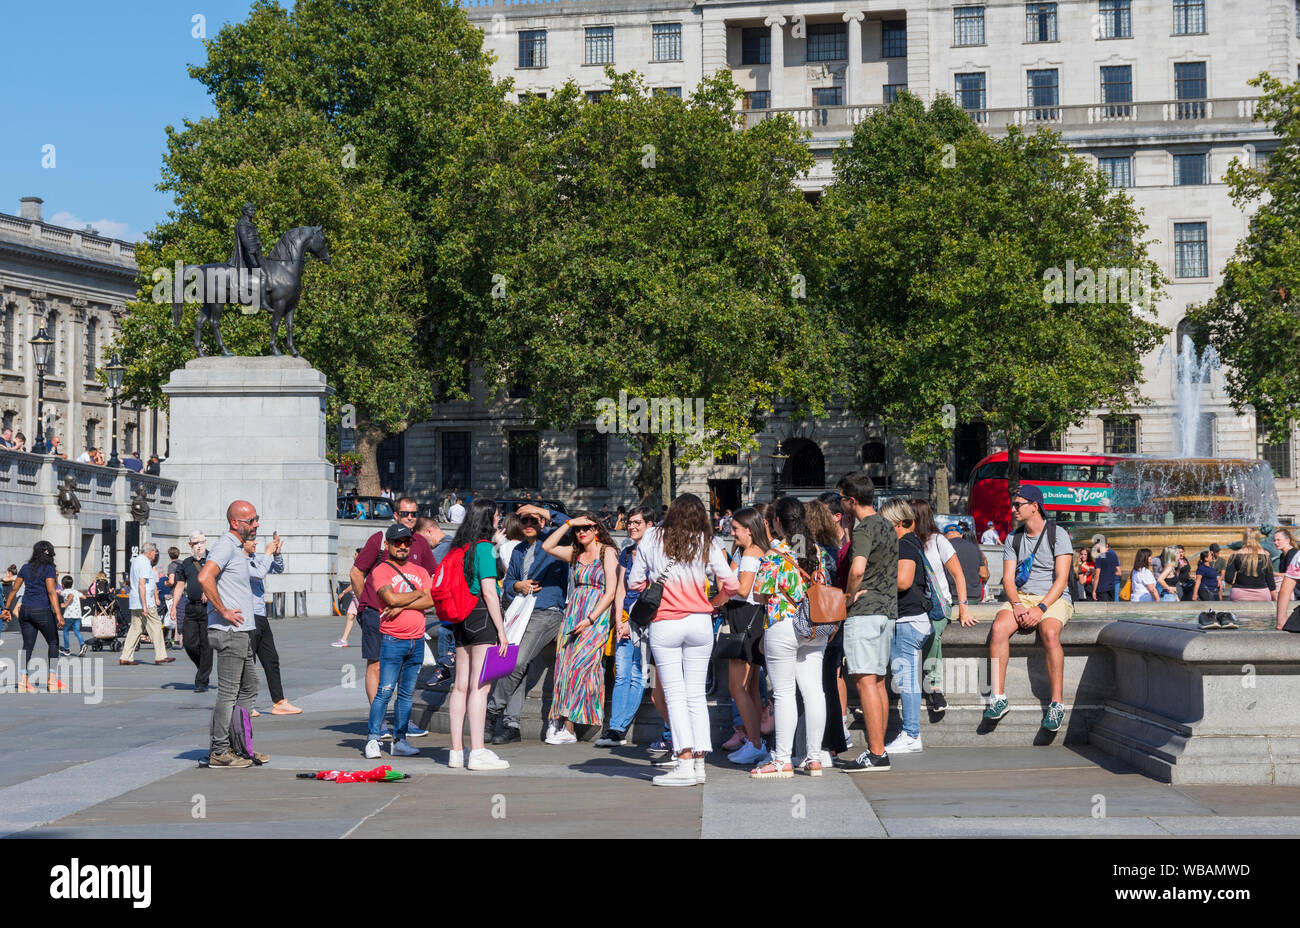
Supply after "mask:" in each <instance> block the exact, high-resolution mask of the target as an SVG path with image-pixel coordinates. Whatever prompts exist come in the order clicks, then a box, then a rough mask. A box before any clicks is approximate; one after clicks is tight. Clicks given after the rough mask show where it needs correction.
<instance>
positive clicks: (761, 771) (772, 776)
mask: <svg viewBox="0 0 1300 928" xmlns="http://www.w3.org/2000/svg"><path fill="white" fill-rule="evenodd" d="M749 778H750V779H751V780H790V779H793V778H794V768H793V767H791V766H790V764H789V763H788V762H787V763H784V764H778V763H777V762H776V761H774V760H770V761H768V762H767V763H766V764H764V765H763V766H761V767H755V768H754V769H753V770H751V771H749Z"/></svg>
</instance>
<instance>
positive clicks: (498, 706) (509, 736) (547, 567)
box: [483, 503, 569, 744]
mask: <svg viewBox="0 0 1300 928" xmlns="http://www.w3.org/2000/svg"><path fill="white" fill-rule="evenodd" d="M516 513H517V514H518V516H519V521H520V522H521V523H522V527H523V531H524V540H523V541H521V542H520V543H519V544H517V545H515V550H514V552H513V553H512V554H511V555H510V563H509V564H508V565H507V567H506V576H505V580H504V581H503V582H502V585H501V593H502V595H501V608H502V609H508V608H509V607H510V603H511V602H512V601H513V600H514V599H515V597H517V596H528V595H533V596H536V597H537V598H536V599H535V600H534V601H533V611H532V614H531V615H529V617H528V624H527V626H525V628H524V636H523V638H521V639H520V641H519V660H518V661H517V662H516V664H515V669H514V672H513V673H511V674H510V675H508V676H505V677H502V678H501V679H500V680H498V681H497V682H496V683H495V684H494V685H493V687H492V694H491V695H490V696H489V697H488V711H487V723H486V725H485V730H484V733H483V734H484V740H491V742H492V743H493V744H507V743H509V742H511V741H518V740H520V738H521V735H520V734H519V714H520V712H521V711H522V710H523V706H524V693H525V691H526V690H527V689H528V687H526V686H524V685H523V684H524V681H525V680H526V679H535V678H536V677H535V676H534V675H533V674H530V673H529V665H530V664H531V663H532V662H533V661H535V660H536V659H537V658H538V657H540V656H541V655H542V653H543V652H544V651H545V650H546V649H547V647H548V646H551V645H554V644H555V638H556V635H558V634H559V632H560V624H561V623H562V622H563V621H564V600H565V598H566V596H567V594H568V587H569V565H568V564H566V563H564V562H563V561H558V560H556V559H555V558H554V557H553V556H551V555H550V554H547V553H546V552H545V551H544V550H542V542H544V541H545V540H546V539H547V538H548V537H550V535H551V533H552V532H553V531H555V530H556V528H558V527H559V526H560V525H563V524H564V523H565V522H566V521H567V520H566V519H565V517H564V516H563V514H561V513H558V512H552V511H551V510H549V509H543V508H542V507H541V506H534V505H532V504H531V503H528V504H525V505H523V506H520V507H519V508H518V509H517V510H516ZM542 669H544V666H543V668H542ZM502 718H504V719H505V726H504V727H503V728H502V729H501V731H500V732H499V733H498V732H497V730H496V728H497V723H498V722H499V721H500V720H501V719H502Z"/></svg>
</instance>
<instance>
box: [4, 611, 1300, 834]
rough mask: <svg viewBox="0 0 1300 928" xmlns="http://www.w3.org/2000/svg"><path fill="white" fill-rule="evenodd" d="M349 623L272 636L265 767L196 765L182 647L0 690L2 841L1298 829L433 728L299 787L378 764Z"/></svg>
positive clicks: (976, 764)
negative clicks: (463, 756) (277, 711)
mask: <svg viewBox="0 0 1300 928" xmlns="http://www.w3.org/2000/svg"><path fill="white" fill-rule="evenodd" d="M341 621H342V620H340V619H334V618H331V619H314V620H313V619H300V620H299V619H286V620H283V621H279V622H276V623H275V626H274V627H275V632H276V638H277V642H278V644H279V648H280V652H281V655H282V660H283V663H284V668H283V676H284V682H285V687H286V690H287V692H288V694H289V696H290V698H291V699H292V700H294V701H295V702H296V703H297V704H298V705H300V706H302V707H303V709H304V710H306V711H305V712H304V714H303V715H300V716H287V717H272V716H271V715H269V713H268V711H267V710H269V708H270V700H269V697H268V696H267V695H266V692H265V683H264V680H263V681H261V683H260V685H261V689H262V692H261V694H260V696H259V699H258V707H259V708H260V709H261V710H262V711H263V715H262V717H261V718H260V719H259V720H258V721H257V723H256V740H257V745H258V748H259V749H260V750H263V751H266V752H268V753H270V754H271V755H272V762H271V764H270V765H269V766H267V767H263V768H250V769H245V770H223V771H210V770H207V769H203V768H200V767H198V766H197V764H198V761H199V760H200V758H203V757H205V756H206V754H207V730H208V726H209V723H210V719H211V710H212V704H213V702H214V700H215V690H210V691H209V692H208V693H206V694H199V695H196V694H194V693H193V692H192V680H193V666H192V665H191V664H190V663H189V662H188V660H187V659H186V658H185V655H184V653H183V652H172V653H173V654H174V655H176V656H177V657H178V660H177V662H176V663H174V664H167V665H163V666H154V665H152V664H144V665H141V666H138V667H121V666H119V665H118V664H117V655H116V654H105V655H101V656H100V657H102V664H96V665H93V667H94V668H95V669H96V670H99V671H101V675H100V676H99V677H98V679H99V681H100V682H101V683H102V684H103V687H102V689H101V690H100V691H99V698H98V701H95V700H96V697H95V696H94V695H93V694H91V695H86V694H81V695H78V694H59V695H48V694H45V693H41V694H38V695H19V694H16V693H15V692H14V691H13V687H12V676H10V677H9V678H8V681H7V682H9V683H10V686H9V689H8V691H6V692H3V693H0V836H5V835H9V836H22V837H137V836H138V837H151V838H168V837H204V838H207V837H246V836H259V837H270V836H275V837H329V838H334V837H363V838H371V837H386V836H403V837H416V836H420V837H437V836H457V837H480V836H493V837H498V836H499V837H569V836H582V837H607V836H646V837H708V838H714V837H742V836H743V837H750V836H760V835H762V836H807V837H813V836H842V837H899V836H901V837H921V836H926V837H935V836H939V837H946V836H952V837H986V836H1035V835H1037V836H1063V837H1064V836H1079V837H1083V836H1099V837H1101V836H1105V837H1115V836H1141V837H1153V836H1179V837H1185V836H1194V835H1205V836H1236V835H1240V836H1257V835H1300V787H1280V786H1274V787H1182V788H1174V787H1170V786H1167V785H1164V784H1160V783H1156V782H1154V781H1152V780H1150V779H1148V778H1146V777H1144V776H1142V775H1141V774H1138V773H1136V772H1134V771H1132V770H1130V769H1127V768H1125V767H1123V766H1121V765H1119V764H1117V763H1116V762H1115V761H1113V760H1111V759H1108V758H1106V757H1104V756H1101V755H1097V754H1095V753H1094V752H1091V751H1089V750H1088V749H1087V748H1083V749H1072V748H1065V747H1059V746H1054V747H1047V748H1035V747H1033V746H1030V745H1026V746H1025V747H1023V748H1016V747H1011V748H1006V747H999V748H988V747H972V748H966V747H961V748H957V747H954V748H930V749H928V750H926V751H925V752H924V753H922V754H919V755H908V756H903V757H899V758H896V759H895V761H894V767H895V769H894V770H893V771H891V772H889V773H878V774H854V775H850V774H847V773H844V772H842V771H839V770H836V771H829V772H828V773H827V774H826V775H825V776H823V777H821V778H817V779H814V778H809V777H803V776H800V777H797V778H796V779H793V780H784V781H774V782H771V781H769V782H752V781H750V780H749V778H748V777H747V776H746V775H745V772H744V771H743V770H740V769H736V768H732V767H730V766H729V765H727V764H726V763H725V760H724V759H722V756H721V755H720V754H719V755H717V756H718V759H719V762H712V763H711V764H710V768H709V778H708V784H707V785H706V786H705V787H704V788H703V789H698V788H690V789H656V788H654V787H652V786H651V785H650V783H649V779H650V777H651V776H653V775H654V774H655V773H656V772H658V771H657V770H656V769H655V768H653V767H652V766H651V765H650V763H649V760H648V758H647V756H646V754H645V752H644V750H643V749H641V748H638V747H628V748H618V749H614V750H613V751H610V750H603V749H597V748H594V747H591V746H589V745H587V744H576V745H568V746H563V747H555V746H549V745H545V744H539V743H537V742H526V743H524V744H514V745H509V746H506V747H503V748H499V749H498V753H499V754H500V755H501V756H502V757H504V758H506V759H507V760H509V761H510V762H511V764H512V767H511V769H510V770H508V771H504V772H502V773H499V774H482V773H470V772H468V771H463V770H461V771H452V770H449V769H448V768H447V766H446V761H447V750H448V736H447V735H438V734H432V735H430V736H428V737H427V738H424V739H420V740H418V741H416V742H415V743H416V745H417V746H418V747H420V748H421V750H422V752H421V756H419V757H413V758H398V759H397V760H396V761H394V762H392V763H393V766H394V767H396V768H397V769H399V770H402V771H405V772H407V773H410V774H411V775H412V778H411V779H409V780H406V781H403V782H400V783H392V784H344V785H338V784H332V783H318V782H314V781H303V780H298V779H296V778H295V777H294V774H295V773H297V772H300V771H308V770H316V769H322V768H346V769H362V768H369V767H372V766H374V763H375V762H367V761H365V760H364V758H362V756H361V748H362V746H363V744H364V739H365V722H364V711H365V696H364V691H363V689H362V688H361V686H360V683H361V676H362V662H361V659H360V648H359V647H355V646H354V647H351V648H348V649H346V650H344V649H332V648H330V647H329V642H330V641H331V640H333V639H334V638H335V637H336V636H337V634H338V632H339V630H340V622H341ZM353 642H354V645H355V644H356V643H359V635H358V634H357V633H355V632H354V634H353ZM17 646H18V639H17V636H16V635H13V634H7V635H5V639H4V644H3V646H0V670H5V669H6V668H7V672H9V673H10V674H12V667H13V661H14V660H15V659H16V652H17ZM141 656H143V657H144V658H145V659H146V660H151V659H152V651H151V650H150V651H146V652H144V653H143V655H141ZM5 661H7V662H8V664H5V663H4V662H5ZM259 675H260V671H259ZM0 676H2V674H0ZM93 676H94V675H93V674H92V677H93ZM352 680H355V682H356V685H353V686H349V685H347V684H348V683H349V682H351V681H352ZM83 688H84V687H83ZM855 735H857V738H858V740H859V742H860V740H861V735H860V733H857V732H855ZM384 762H385V763H388V762H390V761H389V759H388V757H387V755H385V760H384ZM200 811H201V812H202V813H203V814H202V815H199V814H198V813H199V812H200Z"/></svg>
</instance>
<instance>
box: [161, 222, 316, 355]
mask: <svg viewBox="0 0 1300 928" xmlns="http://www.w3.org/2000/svg"><path fill="white" fill-rule="evenodd" d="M308 254H311V255H314V256H315V257H316V258H317V259H318V260H320V261H322V262H324V263H325V264H329V261H330V253H329V247H328V246H327V245H326V243H325V234H324V232H322V231H321V227H320V226H299V227H298V228H296V229H290V230H289V231H288V232H286V233H284V235H282V236H280V240H279V241H278V242H276V243H275V247H274V248H272V249H271V251H270V253H269V254H267V255H264V256H263V257H262V266H261V271H262V272H263V273H262V274H261V275H260V277H259V278H256V279H254V280H252V281H250V280H249V279H248V275H249V274H250V272H249V271H244V270H239V271H237V270H236V269H235V268H233V267H231V266H230V265H229V264H187V265H185V267H184V275H185V280H186V282H187V288H188V286H189V285H190V283H191V282H193V281H203V282H204V283H205V286H204V287H203V288H202V290H201V291H200V292H201V297H200V299H199V301H198V302H199V303H200V306H199V310H198V312H197V313H196V314H195V318H194V350H195V351H196V352H198V355H199V357H201V358H202V357H206V356H207V352H206V351H204V350H203V338H202V336H203V327H204V326H205V325H211V326H212V332H213V334H214V335H215V336H216V339H217V350H218V351H220V352H221V353H222V354H223V355H225V356H226V357H230V356H231V354H232V352H231V351H229V350H228V349H227V348H226V344H225V342H223V341H222V340H221V314H222V313H223V312H225V307H226V306H227V304H228V303H229V302H230V298H239V297H240V296H241V290H242V291H243V293H242V296H243V297H244V298H245V303H244V305H253V303H252V299H251V298H252V297H259V299H258V308H259V309H262V310H264V311H266V312H269V313H270V314H271V354H273V355H278V354H280V346H279V344H278V339H279V336H280V321H281V320H282V319H283V320H284V323H285V347H286V348H288V349H289V354H290V355H292V356H293V357H295V358H296V357H298V350H297V349H296V348H294V346H293V312H294V309H295V308H296V307H297V306H298V298H299V297H300V296H301V295H302V273H303V268H304V266H305V265H306V262H307V255H308ZM256 271H257V268H253V269H252V272H256ZM213 282H215V285H213ZM252 283H256V284H257V286H250V284H252ZM214 296H219V297H220V299H212V297H214ZM185 302H187V301H185V300H182V301H180V302H177V300H176V297H175V295H173V298H172V324H173V325H176V326H179V325H180V324H181V310H182V309H183V308H184V305H185Z"/></svg>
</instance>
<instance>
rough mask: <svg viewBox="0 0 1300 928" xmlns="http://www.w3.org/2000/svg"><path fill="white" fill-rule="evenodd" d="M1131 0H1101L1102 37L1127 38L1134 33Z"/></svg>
mask: <svg viewBox="0 0 1300 928" xmlns="http://www.w3.org/2000/svg"><path fill="white" fill-rule="evenodd" d="M1130 5H1131V3H1130V0H1101V37H1102V38H1103V39H1127V38H1131V37H1132V35H1133V18H1132V11H1131V10H1130V9H1129V7H1130Z"/></svg>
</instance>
